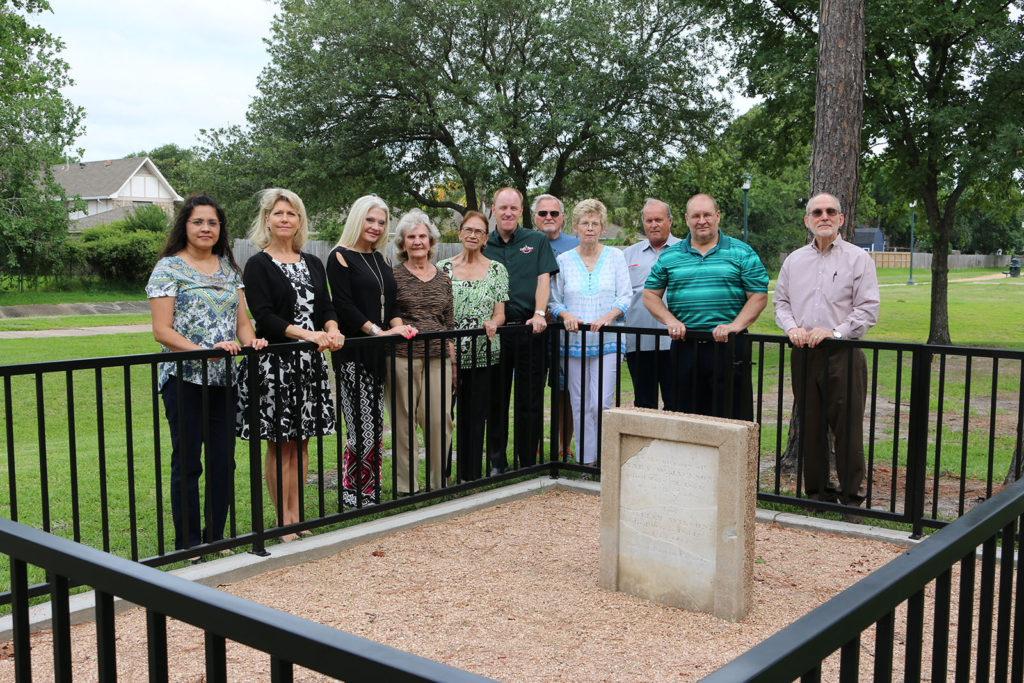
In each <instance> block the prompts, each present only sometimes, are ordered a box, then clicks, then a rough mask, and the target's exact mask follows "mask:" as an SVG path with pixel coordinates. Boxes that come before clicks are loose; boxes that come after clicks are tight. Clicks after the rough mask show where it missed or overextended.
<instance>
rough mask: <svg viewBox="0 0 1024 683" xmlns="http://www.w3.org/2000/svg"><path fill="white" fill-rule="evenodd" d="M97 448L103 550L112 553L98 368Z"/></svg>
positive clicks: (100, 374)
mask: <svg viewBox="0 0 1024 683" xmlns="http://www.w3.org/2000/svg"><path fill="white" fill-rule="evenodd" d="M95 381H96V446H97V456H98V466H99V480H100V520H101V525H102V529H101V531H102V535H103V550H104V552H108V553H109V552H110V508H109V501H108V496H107V440H106V427H105V426H104V424H103V371H102V370H101V369H100V368H96V373H95Z"/></svg>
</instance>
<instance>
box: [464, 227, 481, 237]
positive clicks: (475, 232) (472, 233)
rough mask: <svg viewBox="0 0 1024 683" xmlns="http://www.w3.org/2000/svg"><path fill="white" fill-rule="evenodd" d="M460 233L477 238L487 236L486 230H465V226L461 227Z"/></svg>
mask: <svg viewBox="0 0 1024 683" xmlns="http://www.w3.org/2000/svg"><path fill="white" fill-rule="evenodd" d="M462 232H465V233H468V234H470V235H476V236H477V237H479V236H480V235H486V234H487V231H486V230H481V229H480V228H467V227H465V226H463V227H462Z"/></svg>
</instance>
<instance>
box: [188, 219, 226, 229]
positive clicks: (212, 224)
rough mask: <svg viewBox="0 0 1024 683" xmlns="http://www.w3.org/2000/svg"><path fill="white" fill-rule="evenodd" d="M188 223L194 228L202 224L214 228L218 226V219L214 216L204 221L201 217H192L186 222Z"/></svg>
mask: <svg viewBox="0 0 1024 683" xmlns="http://www.w3.org/2000/svg"><path fill="white" fill-rule="evenodd" d="M188 224H189V225H191V226H192V227H195V228H201V227H203V225H204V224H205V225H208V226H210V227H211V228H216V227H219V226H220V221H218V220H217V219H215V218H211V219H209V220H205V221H204V220H203V219H202V218H193V219H192V220H190V221H189V222H188Z"/></svg>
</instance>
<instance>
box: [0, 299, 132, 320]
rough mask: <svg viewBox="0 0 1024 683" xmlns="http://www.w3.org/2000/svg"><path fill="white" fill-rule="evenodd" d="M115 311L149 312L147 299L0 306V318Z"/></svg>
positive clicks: (113, 312) (112, 312)
mask: <svg viewBox="0 0 1024 683" xmlns="http://www.w3.org/2000/svg"><path fill="white" fill-rule="evenodd" d="M116 313H149V301H97V302H93V303H79V304H27V305H24V306H0V318H49V317H53V316H58V315H93V314H96V315H111V314H116Z"/></svg>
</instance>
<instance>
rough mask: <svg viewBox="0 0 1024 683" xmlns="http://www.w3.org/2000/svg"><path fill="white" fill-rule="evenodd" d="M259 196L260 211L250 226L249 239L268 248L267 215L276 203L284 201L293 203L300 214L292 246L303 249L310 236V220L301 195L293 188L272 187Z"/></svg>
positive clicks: (257, 245) (259, 245) (268, 228)
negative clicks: (292, 189)
mask: <svg viewBox="0 0 1024 683" xmlns="http://www.w3.org/2000/svg"><path fill="white" fill-rule="evenodd" d="M258 196H259V198H260V211H259V213H258V214H256V218H255V219H253V222H252V226H251V227H250V228H249V241H251V242H252V243H253V244H254V245H256V247H257V248H258V249H266V248H267V246H268V245H269V244H270V227H269V226H268V225H267V217H269V216H270V211H271V210H272V209H273V208H274V205H275V204H277V203H278V202H281V201H284V202H288V203H289V204H291V207H292V208H293V209H295V213H297V214H299V229H298V230H296V231H295V237H293V238H292V248H293V249H295V251H301V250H302V247H303V245H305V244H306V240H307V239H308V238H309V221H308V219H307V218H306V205H305V204H303V203H302V199H300V198H299V195H297V194H295V193H294V192H292V191H291V190H285V189H283V188H280V187H272V188H270V189H267V190H263V191H262V192H260V193H259V195H258Z"/></svg>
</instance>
